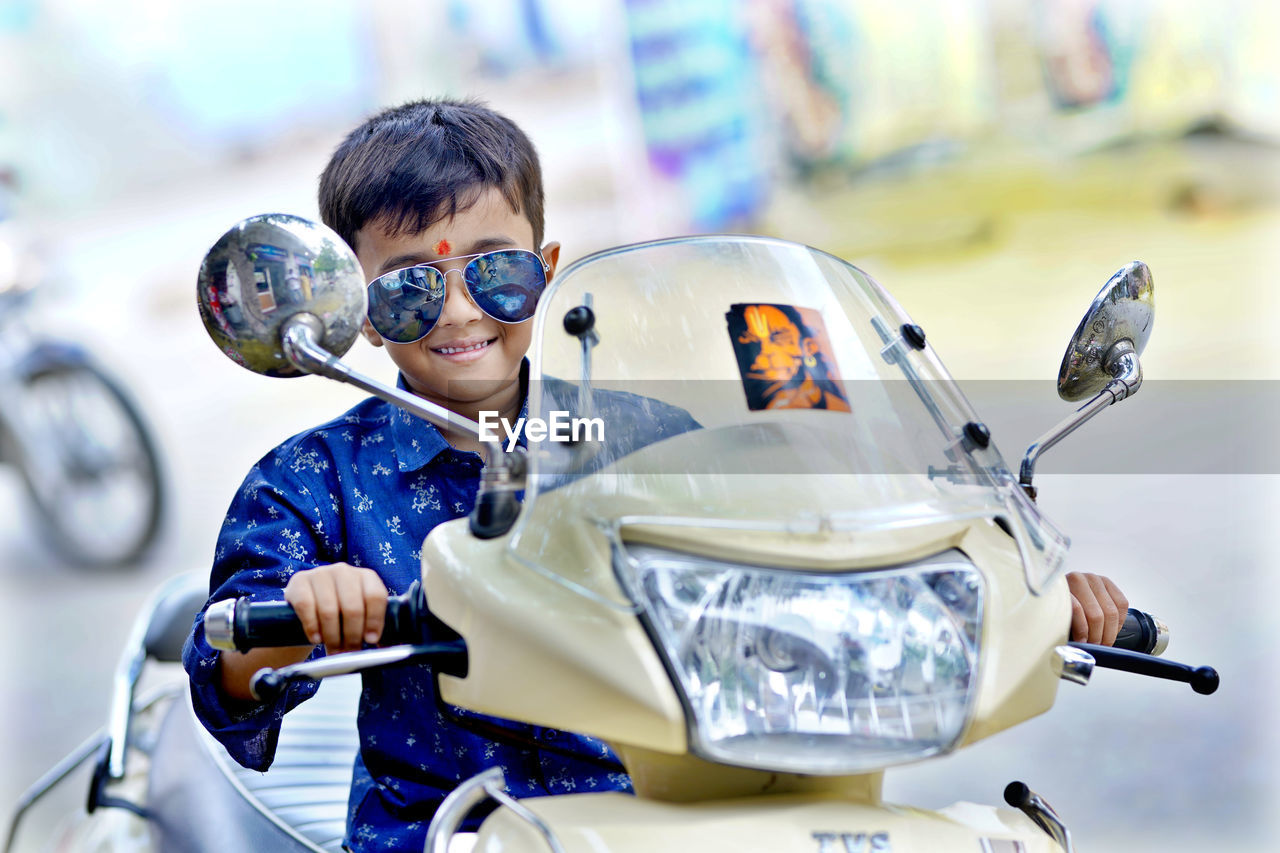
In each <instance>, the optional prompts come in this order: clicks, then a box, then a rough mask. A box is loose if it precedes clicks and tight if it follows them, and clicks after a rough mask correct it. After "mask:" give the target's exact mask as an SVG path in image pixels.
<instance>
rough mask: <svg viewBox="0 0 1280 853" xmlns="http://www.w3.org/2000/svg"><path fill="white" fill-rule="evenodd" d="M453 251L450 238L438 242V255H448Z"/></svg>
mask: <svg viewBox="0 0 1280 853" xmlns="http://www.w3.org/2000/svg"><path fill="white" fill-rule="evenodd" d="M452 251H453V247H452V246H450V245H449V241H448V240H441V241H440V242H439V243H436V245H435V252H436V254H437V255H440V256H441V257H444V256H445V255H448V254H449V253H450V252H452Z"/></svg>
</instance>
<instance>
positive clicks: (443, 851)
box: [424, 767, 504, 853]
mask: <svg viewBox="0 0 1280 853" xmlns="http://www.w3.org/2000/svg"><path fill="white" fill-rule="evenodd" d="M490 784H494V785H499V786H501V785H503V784H504V782H503V779H502V768H501V767H490V768H489V769H488V770H485V771H484V772H482V773H477V774H476V775H475V776H472V777H471V778H470V779H468V780H467V781H465V782H463V783H462V784H461V785H459V786H458V787H456V788H454V789H453V790H452V791H450V792H449V795H448V796H447V797H445V798H444V802H442V803H440V808H438V809H436V813H435V816H434V817H432V818H431V825H430V826H429V827H427V843H426V847H425V850H424V853H449V839H451V838H453V836H454V835H456V834H457V832H458V827H459V826H461V825H462V821H463V820H464V819H465V818H466V816H467V814H468V813H469V812H470V811H471V810H472V809H473V808H475V807H476V806H478V805H480V803H482V802H484V801H485V800H486V799H488V798H489V797H490V796H491V794H490V788H489V785H490Z"/></svg>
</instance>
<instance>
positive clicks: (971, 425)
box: [964, 421, 991, 449]
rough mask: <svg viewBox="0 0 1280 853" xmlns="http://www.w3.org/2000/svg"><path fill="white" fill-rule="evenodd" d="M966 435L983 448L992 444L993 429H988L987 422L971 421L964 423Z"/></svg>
mask: <svg viewBox="0 0 1280 853" xmlns="http://www.w3.org/2000/svg"><path fill="white" fill-rule="evenodd" d="M964 437H965V438H967V439H969V440H970V441H972V442H973V443H974V444H975V445H977V446H978V447H981V448H984V449H985V448H987V447H990V446H991V430H989V429H987V425H986V424H980V423H978V422H977V421H969V422H968V423H967V424H965V425H964Z"/></svg>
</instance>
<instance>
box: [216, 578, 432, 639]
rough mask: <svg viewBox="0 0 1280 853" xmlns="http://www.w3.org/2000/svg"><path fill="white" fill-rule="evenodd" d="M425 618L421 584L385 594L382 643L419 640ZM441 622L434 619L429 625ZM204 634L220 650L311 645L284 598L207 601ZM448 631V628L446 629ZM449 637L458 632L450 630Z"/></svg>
mask: <svg viewBox="0 0 1280 853" xmlns="http://www.w3.org/2000/svg"><path fill="white" fill-rule="evenodd" d="M424 620H429V621H430V614H429V612H428V610H427V602H426V596H425V595H424V594H423V592H422V584H421V583H420V582H419V581H414V582H413V585H412V586H410V587H409V589H408V590H407V591H406V592H404V593H403V594H401V595H392V596H388V597H387V615H386V620H385V622H384V623H383V628H382V638H381V640H380V642H381V644H382V645H392V644H395V643H415V642H419V641H420V638H421V635H422V624H423V621H424ZM437 625H439V626H443V623H439V622H435V623H434V624H433V625H432V627H433V628H434V627H436V626H437ZM204 630H205V638H206V639H207V640H208V641H209V645H211V646H213V647H214V648H215V649H219V650H221V651H228V652H229V651H237V652H245V651H248V650H249V649H256V648H263V647H266V646H310V645H312V642H311V641H310V640H309V639H308V638H307V632H306V631H304V630H303V628H302V622H301V621H300V620H299V619H298V616H297V614H295V613H294V612H293V607H292V606H290V605H289V603H288V602H287V601H253V600H251V599H249V598H229V599H226V600H224V601H219V602H215V603H214V604H211V605H209V609H208V610H207V611H206V612H205V618H204ZM445 630H446V631H447V629H445ZM448 633H449V634H452V637H450V639H452V638H456V637H457V635H456V634H454V633H453V632H452V631H448Z"/></svg>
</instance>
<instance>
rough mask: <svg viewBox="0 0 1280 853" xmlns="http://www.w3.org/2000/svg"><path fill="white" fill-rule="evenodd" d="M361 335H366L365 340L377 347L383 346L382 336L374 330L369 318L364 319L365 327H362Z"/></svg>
mask: <svg viewBox="0 0 1280 853" xmlns="http://www.w3.org/2000/svg"><path fill="white" fill-rule="evenodd" d="M360 334H362V335H364V339H365V340H366V341H368V342H369V343H371V344H373V345H374V346H375V347H380V346H382V335H380V334H378V331H377V330H376V329H375V328H373V324H372V323H370V322H369V318H368V317H365V318H364V325H362V326H361V327H360Z"/></svg>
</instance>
